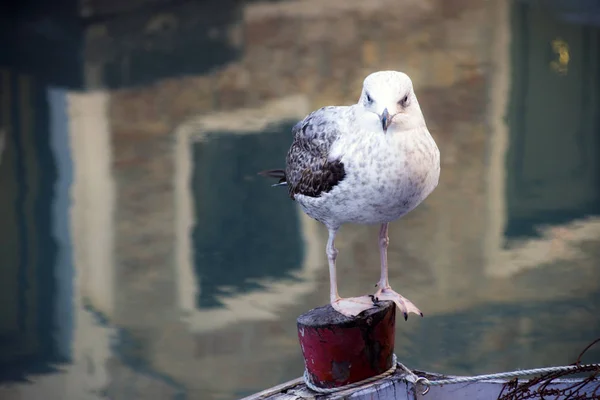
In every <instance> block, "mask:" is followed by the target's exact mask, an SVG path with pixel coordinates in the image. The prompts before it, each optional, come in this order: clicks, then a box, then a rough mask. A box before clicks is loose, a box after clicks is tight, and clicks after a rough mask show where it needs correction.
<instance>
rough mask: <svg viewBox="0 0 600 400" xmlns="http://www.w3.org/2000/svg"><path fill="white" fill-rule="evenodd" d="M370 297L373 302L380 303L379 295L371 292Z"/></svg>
mask: <svg viewBox="0 0 600 400" xmlns="http://www.w3.org/2000/svg"><path fill="white" fill-rule="evenodd" d="M369 297H370V298H371V300H372V301H373V304H375V305H377V304H379V297H376V296H375V295H374V294H370V295H369Z"/></svg>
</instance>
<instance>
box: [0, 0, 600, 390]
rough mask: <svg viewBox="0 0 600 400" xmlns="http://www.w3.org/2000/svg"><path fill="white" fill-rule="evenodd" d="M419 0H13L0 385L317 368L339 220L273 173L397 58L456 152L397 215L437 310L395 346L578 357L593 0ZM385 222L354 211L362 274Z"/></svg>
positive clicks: (347, 232) (188, 384)
mask: <svg viewBox="0 0 600 400" xmlns="http://www.w3.org/2000/svg"><path fill="white" fill-rule="evenodd" d="M389 1H391V0H389ZM404 2H405V3H406V7H410V10H411V13H407V12H405V10H404V9H402V8H398V7H389V5H388V4H387V3H388V0H378V1H373V2H369V3H365V2H359V1H348V0H345V1H343V2H337V1H332V2H327V3H324V2H316V1H313V0H302V1H300V0H296V1H278V2H232V3H231V4H229V3H228V2H227V3H216V2H202V3H201V2H183V3H177V4H170V3H168V2H159V3H156V4H154V3H153V4H154V5H152V6H150V5H149V4H148V5H146V3H145V2H136V3H128V4H127V5H126V6H117V5H116V3H115V4H114V5H110V4H104V3H99V2H94V1H91V2H86V4H85V7H83V9H81V10H78V11H77V12H75V11H74V10H75V8H73V7H74V6H73V5H72V4H71V3H67V2H64V3H61V7H62V8H63V9H65V10H67V9H68V10H70V11H69V12H67V13H62V14H60V15H59V13H58V12H57V13H53V12H50V11H48V10H46V9H45V8H44V6H43V5H39V6H36V5H35V4H34V3H31V4H32V5H31V7H32V8H31V10H30V9H27V8H24V7H20V8H19V7H17V9H12V11H11V12H13V13H16V14H14V15H15V16H16V18H14V19H11V22H10V23H8V22H7V23H3V24H1V26H2V28H1V29H2V30H1V34H2V38H3V39H4V40H6V41H8V40H10V43H17V44H16V45H13V46H11V47H10V51H7V52H4V53H3V54H2V55H0V66H1V71H0V106H1V107H0V185H1V187H2V190H0V209H2V210H7V212H6V213H5V214H6V215H5V216H4V219H3V223H2V224H0V246H1V247H0V248H1V251H0V264H1V265H2V266H3V268H1V269H0V271H1V272H0V282H2V290H0V304H2V305H3V306H2V308H1V311H0V339H1V340H0V348H1V349H2V352H1V354H2V356H1V357H0V379H1V381H2V385H1V386H0V397H2V398H3V399H4V398H6V399H18V398H37V397H39V396H41V395H44V396H48V395H49V394H51V395H53V396H54V397H57V398H64V399H87V398H89V399H96V398H101V397H109V398H115V399H120V398H138V397H139V398H154V397H156V398H161V399H162V398H191V399H196V398H197V399H233V398H239V397H241V396H243V395H246V394H249V393H252V392H254V391H258V390H260V389H262V388H265V387H267V386H270V385H274V384H277V383H280V382H282V381H285V380H287V379H291V378H293V377H296V376H298V375H300V374H301V372H302V360H301V358H300V352H299V349H298V344H297V339H296V332H295V318H296V316H297V315H299V314H300V313H302V312H304V311H306V310H307V309H309V308H311V307H314V306H317V305H320V304H324V303H325V302H327V298H328V290H327V289H328V279H327V276H328V275H327V274H328V272H327V268H326V259H325V254H324V244H325V238H326V232H324V229H323V227H322V226H320V225H319V224H318V223H316V222H315V221H313V220H311V219H309V218H307V217H306V216H305V215H304V214H302V213H301V212H300V211H299V210H298V208H297V207H296V206H295V205H294V203H293V202H291V201H290V200H289V199H288V197H287V195H286V193H285V189H282V188H271V187H269V184H270V182H268V181H264V180H262V179H260V178H259V177H257V176H256V175H255V173H256V171H259V170H262V169H267V168H277V167H280V166H281V165H282V163H283V162H284V157H285V151H286V148H287V146H288V145H289V142H290V136H289V135H290V133H289V129H290V127H291V126H292V125H293V124H294V123H295V121H297V120H298V119H299V118H302V117H303V116H304V115H306V114H307V113H308V112H309V111H310V110H312V109H315V108H317V107H319V106H321V105H325V104H341V103H344V104H347V103H350V102H353V101H355V98H356V97H357V96H358V91H359V87H360V82H361V80H362V79H363V77H364V76H365V75H366V74H367V73H368V72H370V71H372V70H375V69H385V68H394V69H401V70H404V71H406V72H407V73H409V74H410V75H411V76H412V77H413V80H414V82H415V86H416V87H417V92H418V95H419V98H420V102H421V103H422V105H423V109H424V112H425V115H426V117H427V119H428V124H429V126H430V130H431V132H432V134H433V135H434V136H435V139H436V141H437V142H438V144H439V147H440V149H441V153H442V177H441V179H440V186H439V187H438V189H436V192H435V193H434V194H433V195H432V196H431V197H430V198H429V199H428V200H427V201H426V202H425V203H424V204H423V205H422V206H420V207H419V208H418V209H417V210H415V211H414V212H413V213H411V214H409V215H408V216H407V217H406V218H404V219H403V220H402V221H399V222H397V223H394V224H393V225H392V226H391V228H390V237H391V244H390V249H389V261H390V265H392V266H393V267H392V268H391V277H390V278H391V280H392V282H391V284H392V286H394V287H397V288H398V289H399V290H401V291H402V293H403V294H404V295H406V296H407V297H408V298H411V299H412V300H413V301H415V303H416V304H418V305H419V306H420V307H421V308H422V309H423V310H424V312H425V314H426V318H424V319H422V320H417V319H412V320H409V321H408V322H406V323H404V322H402V323H400V322H399V324H398V329H397V330H398V332H397V335H398V338H397V349H396V352H397V354H398V356H399V357H400V358H401V359H402V360H404V361H405V362H406V363H408V364H409V365H411V366H414V367H418V368H421V369H427V370H435V371H440V372H446V373H467V374H473V373H482V372H490V371H500V370H506V369H513V368H526V367H534V366H541V365H551V364H561V363H567V362H571V361H573V358H574V357H575V356H576V354H577V353H578V352H579V350H580V349H581V348H583V347H584V346H585V345H586V344H587V343H588V342H589V341H591V340H592V339H593V338H595V337H596V336H598V334H599V333H600V319H599V317H598V315H600V309H599V305H600V303H599V300H600V299H598V293H600V290H599V283H598V282H600V269H599V268H598V265H599V262H598V260H599V259H600V254H599V252H598V249H599V248H600V246H599V245H598V241H599V240H600V216H599V214H600V209H599V208H598V207H599V206H598V204H600V189H598V188H599V187H600V186H599V185H598V183H599V182H600V179H599V172H598V171H600V168H599V165H598V159H600V158H599V157H598V149H599V148H600V146H599V144H600V143H598V140H599V139H598V138H599V137H600V135H599V132H600V113H598V110H599V109H600V107H599V101H600V75H599V73H598V71H600V69H599V68H598V67H599V65H600V53H599V51H598V49H599V48H600V47H599V46H598V44H599V43H600V30H599V28H598V26H597V24H595V23H594V21H595V20H594V15H596V14H597V12H595V11H594V10H596V8H594V7H593V5H592V4H589V3H587V2H583V1H582V2H569V3H568V4H566V3H565V2H561V1H553V2H541V1H533V0H527V1H524V0H523V1H514V2H504V1H500V0H498V1H488V2H480V1H463V2H446V1H441V0H440V1H434V2H429V3H427V2H422V1H412V0H405V1H404ZM40 4H41V3H40ZM36 7H37V8H36ZM111 7H112V8H111ZM383 10H385V13H386V18H385V19H384V20H382V18H381V15H382V11H383ZM596 11H597V10H596ZM584 14H585V15H586V18H583V17H582V15H584ZM7 15H8V14H7ZM78 15H81V17H79V16H78ZM41 16H42V17H41ZM3 18H4V17H3ZM3 21H5V19H4V20H3ZM78 21H79V22H82V23H83V25H81V24H79V23H78ZM62 22H64V23H62ZM80 26H83V27H84V28H80ZM490 27H493V29H492V30H490ZM15 35H16V37H17V38H18V40H16V41H15V40H14V36H15ZM399 38H401V39H402V40H399ZM49 43H50V44H51V45H52V48H54V49H56V51H58V52H59V53H57V54H56V55H53V56H52V57H50V55H49V54H48V51H47V49H48V48H49V47H50V46H49ZM19 49H23V50H22V51H18V50H19ZM79 54H81V58H80V57H79ZM376 232H377V227H363V226H348V227H345V228H343V229H342V231H341V233H340V236H339V243H338V247H339V249H340V256H339V269H340V273H339V275H340V277H339V281H340V282H339V284H340V290H341V294H342V295H352V294H357V293H363V292H365V293H366V292H370V291H372V285H373V284H374V282H375V280H376V279H377V276H378V264H377V263H378V253H377V243H376V237H377V235H376ZM594 357H595V358H596V360H597V359H598V358H599V357H600V351H599V350H595V351H593V352H591V353H590V358H591V359H593V358H594ZM25 379H27V380H28V381H29V382H28V383H25V382H24V380H25Z"/></svg>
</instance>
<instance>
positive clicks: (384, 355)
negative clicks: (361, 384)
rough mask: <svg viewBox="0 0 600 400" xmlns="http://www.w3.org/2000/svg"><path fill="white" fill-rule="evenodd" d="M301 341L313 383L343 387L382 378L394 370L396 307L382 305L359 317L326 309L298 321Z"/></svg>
mask: <svg viewBox="0 0 600 400" xmlns="http://www.w3.org/2000/svg"><path fill="white" fill-rule="evenodd" d="M297 323H298V339H299V340H300V348H301V349H302V355H303V356H304V366H305V368H306V371H307V372H308V376H309V379H310V380H311V383H313V384H314V385H315V386H318V387H322V388H332V387H340V386H344V385H347V384H350V383H354V382H358V381H361V380H364V379H367V378H370V377H372V376H375V375H379V374H381V373H383V372H385V371H387V370H388V369H390V368H391V366H392V359H393V353H394V333H395V324H396V307H395V304H394V303H392V302H390V301H385V302H381V303H380V305H379V307H374V308H371V309H369V310H367V311H365V312H363V313H362V314H360V315H359V316H357V317H354V318H352V317H346V316H344V315H342V314H340V313H338V312H337V311H335V310H334V309H333V307H331V305H327V306H324V307H318V308H315V309H313V310H310V311H309V312H307V313H305V314H303V315H301V316H300V317H298V321H297Z"/></svg>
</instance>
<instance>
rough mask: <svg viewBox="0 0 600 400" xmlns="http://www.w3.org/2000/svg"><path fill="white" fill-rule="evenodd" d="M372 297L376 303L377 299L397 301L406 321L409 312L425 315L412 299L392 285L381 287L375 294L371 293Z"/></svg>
mask: <svg viewBox="0 0 600 400" xmlns="http://www.w3.org/2000/svg"><path fill="white" fill-rule="evenodd" d="M370 297H371V299H372V300H373V303H375V301H377V302H379V301H382V300H391V301H393V302H394V303H396V306H398V308H399V309H400V311H401V312H402V315H403V316H404V320H405V321H407V320H408V314H409V313H411V312H412V313H414V314H418V315H420V316H421V317H423V313H422V312H421V310H419V309H418V308H417V307H416V306H415V305H414V304H413V303H412V302H411V301H410V300H408V299H407V298H405V297H403V296H402V295H400V294H398V293H396V292H395V291H393V290H392V288H390V287H387V288H380V289H379V290H378V291H377V292H376V293H375V294H374V295H371V296H370Z"/></svg>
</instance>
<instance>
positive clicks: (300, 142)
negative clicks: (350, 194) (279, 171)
mask: <svg viewBox="0 0 600 400" xmlns="http://www.w3.org/2000/svg"><path fill="white" fill-rule="evenodd" d="M346 108H347V107H323V108H320V109H319V110H316V111H314V112H312V113H311V114H309V115H308V116H307V117H306V118H304V119H303V120H302V121H300V122H298V123H297V124H296V125H295V126H294V128H292V133H293V134H294V141H293V143H292V146H291V147H290V150H289V151H288V154H287V163H286V170H285V176H286V180H287V184H288V190H289V194H290V197H291V198H292V199H294V198H295V196H296V195H297V194H302V195H304V196H310V197H319V196H320V195H321V194H322V193H327V192H329V191H330V190H331V189H332V188H333V187H334V186H335V185H337V184H338V183H339V182H341V181H342V180H343V179H344V177H345V176H346V171H345V170H344V164H343V163H342V162H341V161H340V160H335V159H334V160H332V159H330V158H329V152H330V150H331V146H332V145H333V143H335V141H336V140H337V139H338V138H339V137H340V136H341V135H342V134H343V132H342V129H341V126H340V122H341V121H342V120H343V117H344V116H345V109H346Z"/></svg>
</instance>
